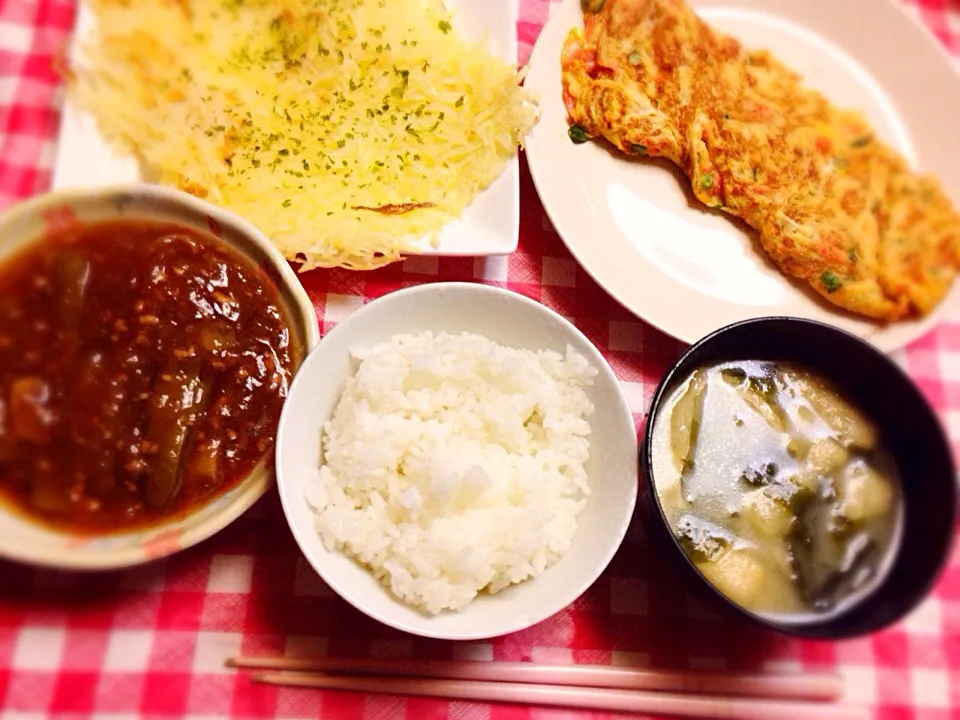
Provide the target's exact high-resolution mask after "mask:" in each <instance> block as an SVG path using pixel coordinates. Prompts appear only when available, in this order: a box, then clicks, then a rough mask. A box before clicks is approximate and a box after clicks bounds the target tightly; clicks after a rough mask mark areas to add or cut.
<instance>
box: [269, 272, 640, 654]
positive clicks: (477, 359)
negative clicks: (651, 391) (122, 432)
mask: <svg viewBox="0 0 960 720" xmlns="http://www.w3.org/2000/svg"><path fill="white" fill-rule="evenodd" d="M637 468H638V466H637V436H636V429H635V427H634V423H633V418H632V415H631V413H630V410H629V409H628V407H627V403H626V400H625V398H624V396H623V393H622V391H621V389H620V385H619V383H618V381H617V379H616V377H615V376H614V374H613V371H612V370H611V369H610V366H609V365H608V364H607V363H606V361H605V360H604V358H603V356H602V355H601V354H600V353H599V352H598V351H597V349H596V348H595V347H594V346H593V345H592V344H591V343H590V341H589V340H588V339H587V338H586V337H585V336H584V335H583V334H582V333H581V332H580V331H579V330H577V329H576V328H575V327H574V326H573V325H572V324H570V323H569V322H568V321H567V320H565V319H564V318H563V317H561V316H560V315H558V314H557V313H555V312H553V311H552V310H550V309H548V308H546V307H545V306H543V305H540V304H539V303H536V302H534V301H533V300H530V299H528V298H526V297H524V296H522V295H518V294H516V293H513V292H510V291H507V290H502V289H499V288H495V287H491V286H486V285H480V284H473V283H435V284H429V285H422V286H418V287H414V288H408V289H405V290H400V291H397V292H394V293H391V294H389V295H386V296H384V297H381V298H379V299H378V300H375V301H373V302H371V303H369V304H367V305H366V306H364V307H363V308H361V309H359V310H357V311H356V312H354V313H353V314H351V315H350V316H348V317H347V318H346V319H344V320H342V321H341V322H340V323H339V324H338V325H337V326H336V327H335V328H334V329H333V330H331V331H330V332H328V333H327V334H326V336H325V337H324V338H323V339H322V340H321V341H320V344H319V345H318V346H317V348H316V350H314V351H313V352H312V353H311V354H310V356H309V357H308V358H307V359H306V361H305V362H304V364H303V366H302V367H301V369H300V371H299V373H298V374H297V376H296V379H295V380H294V383H293V385H292V387H291V390H290V394H289V397H288V399H287V402H286V405H285V407H284V411H283V415H282V417H281V420H280V428H279V431H278V438H277V481H278V485H279V490H280V496H281V500H282V502H283V508H284V512H285V514H286V517H287V521H288V523H289V525H290V528H291V530H292V532H293V534H294V537H295V538H296V540H297V543H298V544H299V546H300V549H301V550H302V552H303V554H304V556H305V557H306V559H307V560H308V561H309V563H310V565H311V566H312V567H313V568H314V570H316V572H317V573H318V574H319V575H320V577H321V578H322V579H323V580H324V582H325V583H326V584H327V585H328V586H329V587H330V588H331V589H332V590H334V591H335V592H336V593H337V594H339V595H340V596H341V597H343V598H344V599H345V600H347V601H348V602H350V603H351V604H352V605H354V606H355V607H356V608H357V609H359V610H361V611H362V612H364V613H366V614H367V615H369V616H371V617H373V618H375V619H377V620H379V621H381V622H383V623H385V624H387V625H390V626H392V627H395V628H398V629H400V630H403V631H406V632H410V633H413V634H416V635H422V636H426V637H435V638H446V639H459V640H468V639H480V638H489V637H495V636H499V635H504V634H507V633H511V632H515V631H518V630H522V629H524V628H527V627H530V626H531V625H535V624H536V623H538V622H540V621H542V620H545V619H546V618H548V617H550V616H551V615H553V614H555V613H557V612H559V611H560V610H562V609H563V608H564V607H566V606H567V605H569V604H570V603H572V602H573V601H574V600H576V599H577V597H579V596H580V595H581V594H582V593H583V592H584V591H585V590H586V589H587V588H588V587H589V586H590V585H591V584H592V583H593V582H594V581H595V580H596V579H597V577H598V576H599V575H600V573H601V572H603V570H604V569H605V568H606V566H607V565H608V564H609V562H610V560H611V558H612V557H613V555H614V553H615V552H616V551H617V549H618V548H619V546H620V543H621V542H622V540H623V537H624V534H625V533H626V530H627V526H628V525H629V522H630V519H631V516H632V515H633V510H634V504H635V501H636V495H637V481H638V479H637V474H638V469H637Z"/></svg>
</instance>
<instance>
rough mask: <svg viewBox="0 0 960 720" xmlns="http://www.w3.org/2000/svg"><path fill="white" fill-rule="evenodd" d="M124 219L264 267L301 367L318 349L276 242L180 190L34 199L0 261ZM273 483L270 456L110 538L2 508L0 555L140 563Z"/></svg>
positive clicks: (21, 211)
mask: <svg viewBox="0 0 960 720" xmlns="http://www.w3.org/2000/svg"><path fill="white" fill-rule="evenodd" d="M119 217H138V218H148V219H155V220H165V221H169V222H175V223H177V224H180V225H184V226H187V227H191V228H194V229H197V230H201V231H204V232H209V233H213V234H214V235H215V236H217V237H218V238H220V240H222V241H223V242H225V243H226V244H228V245H229V246H230V247H232V248H233V249H234V250H235V251H237V252H239V253H240V254H241V255H243V256H245V257H247V258H249V259H250V260H252V261H253V262H254V263H256V264H258V265H259V266H260V267H261V269H263V270H264V271H265V272H266V274H267V275H268V276H269V277H270V278H271V280H273V282H274V283H275V284H276V286H277V288H278V289H279V293H280V297H281V300H282V303H283V305H284V309H285V310H286V315H287V318H288V321H289V324H290V331H291V333H292V335H293V339H294V340H295V341H297V343H298V345H299V346H300V347H301V348H303V352H302V353H301V357H299V358H297V360H296V363H297V369H298V368H299V363H300V362H302V360H303V357H304V356H306V354H307V353H308V352H309V351H310V350H311V349H312V348H313V347H314V346H315V345H316V344H317V342H318V340H319V335H320V334H319V329H318V325H317V318H316V314H315V312H314V309H313V306H312V304H311V303H310V300H309V298H308V297H307V294H306V292H305V291H304V289H303V287H302V286H301V285H300V282H299V281H298V280H297V277H296V274H295V273H294V272H293V270H292V269H291V268H290V266H289V265H288V264H287V262H286V261H285V260H284V258H283V256H282V255H281V254H280V253H279V252H278V251H277V249H276V248H275V247H274V246H273V244H272V243H271V242H270V240H269V239H268V238H267V237H266V236H265V235H264V234H263V233H261V232H260V231H259V230H257V229H256V228H255V227H254V226H253V225H251V224H250V223H248V222H246V221H245V220H243V219H241V218H239V217H237V216H236V215H233V214H232V213H229V212H227V211H225V210H222V209H220V208H217V207H214V206H213V205H211V204H209V203H207V202H205V201H203V200H199V199H197V198H195V197H193V196H191V195H188V194H187V193H183V192H180V191H177V190H171V189H167V188H162V187H159V186H156V185H146V184H134V185H124V186H117V187H107V188H101V189H97V190H83V191H65V192H55V193H50V194H48V195H43V196H40V197H37V198H34V199H31V200H28V201H26V202H24V203H21V204H19V205H17V206H15V207H14V208H12V209H11V210H10V211H8V212H7V213H6V214H5V215H3V216H2V217H0V263H2V262H3V261H4V259H6V258H8V257H10V256H11V255H12V254H14V253H16V252H17V251H18V250H20V249H21V248H23V247H25V246H26V245H28V244H30V243H32V242H34V241H36V240H39V239H40V238H41V237H43V236H44V235H46V234H47V233H49V232H50V231H51V230H52V229H56V228H58V227H61V226H63V225H65V224H70V223H75V222H78V221H79V222H84V221H98V220H110V219H114V218H119ZM273 479H274V470H273V463H272V453H271V454H269V456H268V457H267V458H264V459H263V460H262V461H261V462H260V463H258V464H257V466H256V467H254V469H253V470H252V471H251V472H250V473H249V474H248V475H247V476H246V477H245V478H243V479H242V480H241V481H240V482H239V483H238V484H237V485H236V486H235V487H234V488H233V489H231V490H229V491H228V492H226V493H224V494H223V495H220V496H218V497H216V498H215V499H214V500H212V501H210V502H209V503H207V504H206V505H201V506H200V507H198V508H196V509H195V510H194V511H192V512H191V513H189V514H187V515H185V516H181V517H175V518H171V519H169V520H167V521H165V522H163V523H161V524H159V525H155V526H151V527H149V528H146V529H142V530H136V531H132V532H123V533H117V534H111V535H104V536H89V535H83V536H80V535H73V534H70V533H69V532H64V531H58V530H53V529H49V528H47V527H45V526H43V525H39V524H37V523H35V522H32V521H31V520H30V519H29V518H27V517H25V516H24V515H22V514H21V513H15V512H13V511H12V510H11V509H9V508H7V507H4V506H0V523H2V527H3V532H2V533H0V557H6V558H9V559H11V560H18V561H22V562H27V563H32V564H36V565H45V566H49V567H58V568H65V569H74V570H99V569H108V568H119V567H126V566H130V565H137V564H139V563H143V562H147V561H149V560H152V559H155V558H160V557H163V556H166V555H170V554H172V553H175V552H177V551H179V550H183V549H185V548H188V547H190V546H191V545H195V544H196V543H198V542H200V541H202V540H205V539H206V538H208V537H210V536H211V535H213V534H214V533H216V532H218V531H219V530H221V529H223V528H224V527H226V526H227V525H229V524H230V523H231V522H233V520H235V519H236V518H237V517H239V516H240V515H241V514H242V513H243V512H244V511H246V510H247V509H248V508H249V507H250V506H251V505H253V503H255V502H256V501H257V500H258V499H259V498H260V497H261V496H262V495H263V494H264V493H265V492H266V491H267V489H268V488H269V487H270V485H271V484H272V483H273Z"/></svg>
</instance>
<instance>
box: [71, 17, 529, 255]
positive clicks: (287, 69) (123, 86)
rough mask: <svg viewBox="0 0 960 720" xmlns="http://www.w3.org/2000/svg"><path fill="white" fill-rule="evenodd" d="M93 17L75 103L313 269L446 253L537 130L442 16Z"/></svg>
mask: <svg viewBox="0 0 960 720" xmlns="http://www.w3.org/2000/svg"><path fill="white" fill-rule="evenodd" d="M87 4H88V6H89V9H90V10H91V11H92V12H93V16H94V18H95V22H94V25H93V32H91V33H90V34H89V35H86V36H84V39H83V41H82V42H81V52H80V54H79V57H78V58H77V61H76V62H75V63H74V65H73V67H72V68H71V69H70V72H69V74H68V77H69V80H70V84H69V89H70V93H71V95H72V97H73V99H74V100H75V101H76V103H77V105H78V106H80V107H82V108H84V109H85V110H88V111H89V112H90V113H91V114H92V115H93V116H94V117H95V118H96V120H97V123H98V126H99V129H100V132H101V133H102V134H103V136H104V137H105V138H106V139H108V140H109V141H110V142H111V143H112V144H113V145H114V146H116V147H117V149H118V150H119V151H120V153H122V154H125V155H133V156H136V157H138V158H139V159H140V160H141V161H142V164H143V165H144V166H145V168H146V169H147V170H148V172H149V173H150V174H153V175H156V176H158V177H159V179H160V181H161V182H162V183H163V184H166V185H172V186H175V187H178V188H180V189H182V190H185V191H187V192H189V193H192V194H194V195H197V196H199V197H203V198H206V199H207V200H209V201H210V202H213V203H215V204H217V205H220V206H222V207H225V208H227V209H229V210H232V211H233V212H236V213H237V214H239V215H241V216H243V217H245V218H246V219H248V220H250V221H251V222H252V223H254V225H256V226H257V227H259V228H260V229H261V230H262V231H263V232H264V233H266V234H267V235H268V236H269V237H270V238H271V240H273V242H274V243H275V244H276V245H277V247H278V248H279V249H280V251H281V252H283V254H284V255H285V256H286V257H287V258H288V259H289V260H292V261H295V262H297V263H299V264H300V269H301V271H307V270H311V269H313V268H316V267H344V268H351V269H355V270H364V269H370V268H375V267H379V266H381V265H386V264H388V263H391V262H396V261H398V260H400V259H401V258H402V256H403V254H405V253H417V252H420V251H422V249H423V248H424V246H425V244H426V243H425V241H429V242H430V243H432V244H433V245H434V246H436V244H437V242H438V238H439V235H440V233H441V231H442V230H443V228H444V227H446V226H447V224H448V223H450V222H451V221H454V220H455V219H457V218H458V217H460V216H461V215H462V213H463V212H464V210H465V209H466V208H467V207H468V206H469V205H470V204H471V203H472V202H473V201H474V199H475V198H476V197H477V195H478V194H479V193H480V192H481V191H483V190H485V189H486V188H487V187H489V186H490V185H491V184H492V183H493V182H494V181H495V180H496V179H497V178H498V177H500V175H501V174H502V173H503V170H504V168H506V167H507V164H508V163H509V162H510V161H511V160H512V159H513V158H514V157H516V154H517V148H518V147H519V146H520V145H522V143H523V138H524V137H525V135H526V134H527V133H528V132H529V130H530V129H531V128H532V127H533V125H534V124H535V123H536V121H537V117H538V113H537V107H536V103H535V101H534V98H533V97H532V96H531V95H530V93H528V92H527V91H525V90H524V89H523V88H522V87H521V86H520V85H519V82H520V78H521V76H520V74H519V73H518V72H517V68H516V66H515V64H514V63H513V62H504V61H503V60H502V59H500V58H498V57H497V56H495V55H493V54H492V53H491V52H490V50H488V49H487V47H486V45H485V43H474V42H468V41H466V40H465V39H463V38H461V37H460V36H459V35H458V33H457V31H456V29H455V28H454V26H453V22H452V20H453V17H452V16H451V15H450V13H449V12H448V11H447V10H446V8H445V6H444V5H443V2H442V0H390V1H389V2H387V1H386V0H349V1H348V0H243V1H240V0H136V2H131V1H130V0H87ZM158 28H159V29H162V30H158Z"/></svg>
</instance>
